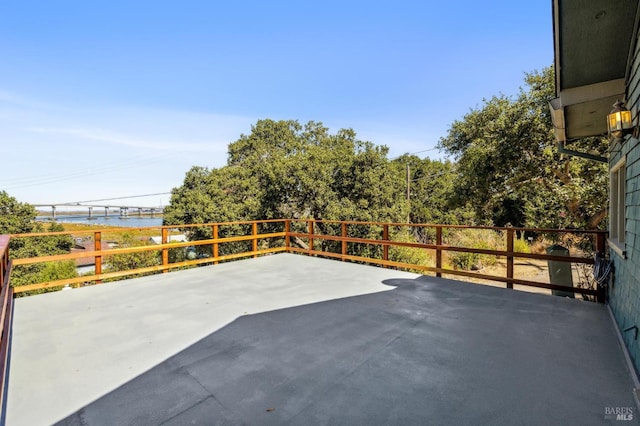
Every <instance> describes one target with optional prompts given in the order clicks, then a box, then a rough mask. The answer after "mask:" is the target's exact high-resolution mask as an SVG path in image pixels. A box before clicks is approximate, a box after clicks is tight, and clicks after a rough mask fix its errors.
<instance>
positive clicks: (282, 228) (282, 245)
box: [12, 219, 606, 302]
mask: <svg viewBox="0 0 640 426" xmlns="http://www.w3.org/2000/svg"><path fill="white" fill-rule="evenodd" d="M264 225H268V226H269V227H270V228H274V227H276V228H279V230H277V231H275V232H273V229H271V230H270V231H269V232H263V233H260V232H259V227H260V226H264ZM228 226H245V227H246V229H248V230H249V231H246V232H245V235H234V236H230V237H225V238H220V237H219V233H220V229H221V228H222V227H228ZM195 227H199V228H203V227H206V228H210V231H211V232H210V234H211V236H212V238H208V239H203V240H198V241H188V242H181V243H170V244H169V243H168V241H169V240H168V238H169V231H170V230H171V229H175V227H170V226H164V227H161V228H160V230H161V234H162V244H159V245H148V246H138V247H125V248H114V249H109V250H102V244H101V241H102V239H103V233H104V232H110V233H113V232H114V230H112V229H109V230H108V231H107V230H98V231H87V232H89V233H91V234H93V239H94V242H95V250H94V251H91V252H84V253H69V254H62V255H55V256H43V257H37V258H25V259H14V260H13V265H14V266H18V265H27V264H32V263H41V262H50V261H62V260H70V259H76V258H80V257H87V256H93V257H94V258H95V274H94V275H91V276H82V277H77V278H70V279H64V280H57V281H50V282H44V283H34V284H29V285H21V286H18V287H14V291H15V293H21V292H25V291H32V290H37V289H43V288H49V287H58V286H61V285H66V284H68V285H74V286H80V285H82V284H83V283H87V282H95V283H99V282H101V281H103V280H106V279H110V278H120V277H126V276H128V275H134V274H142V273H153V272H168V271H170V270H171V269H175V268H183V267H188V266H194V265H200V264H205V263H214V264H215V263H218V262H220V261H227V260H232V259H238V258H242V257H256V256H259V255H264V254H269V253H278V252H289V253H303V254H307V255H313V256H323V257H329V258H336V259H341V260H342V261H355V262H362V263H369V264H375V265H379V266H384V267H398V268H406V269H412V270H418V271H423V272H433V273H435V274H436V276H442V275H443V274H447V275H454V276H465V277H472V278H477V279H484V280H491V281H497V282H503V283H505V285H506V287H507V288H513V286H514V284H517V285H522V286H530V287H537V288H544V289H550V290H560V291H566V292H571V293H580V294H583V295H588V296H595V297H597V299H598V301H600V302H604V293H603V291H602V289H598V288H595V289H594V288H575V287H568V286H563V285H558V284H551V283H546V282H536V281H531V280H525V279H521V278H517V277H516V276H515V273H514V262H515V259H518V258H522V259H537V260H553V261H560V262H570V263H578V264H593V263H594V260H593V258H592V257H577V256H556V255H548V254H536V253H524V252H518V251H515V250H514V240H515V235H516V233H517V232H519V233H521V232H535V233H545V234H570V235H575V234H584V235H588V236H590V237H592V239H593V246H594V249H595V250H598V251H599V252H601V253H604V250H605V238H606V232H604V231H586V230H559V229H540V228H511V227H508V228H505V227H480V226H463V225H431V224H406V223H385V222H355V221H326V220H325V221H322V220H315V219H274V220H260V221H241V222H224V223H209V224H192V225H180V229H182V230H188V229H190V228H195ZM329 227H332V228H333V229H335V230H336V231H335V232H334V233H330V232H322V230H321V229H323V228H324V229H326V228H329ZM352 227H360V228H362V227H370V228H375V229H378V230H380V232H378V233H377V234H376V232H377V231H376V232H373V234H376V235H379V236H378V237H377V238H360V237H354V236H350V231H349V229H350V228H352ZM403 227H410V228H411V229H422V230H428V231H429V230H430V231H432V232H431V233H432V234H433V235H434V238H433V239H434V240H435V241H434V243H429V244H426V243H419V242H406V241H394V240H393V237H392V233H391V232H390V228H394V229H398V228H403ZM294 228H295V229H294ZM138 229H139V230H144V229H154V228H138ZM155 229H157V228H155ZM456 229H458V230H459V229H477V230H483V229H485V230H486V229H489V230H492V231H496V232H504V234H505V235H506V241H505V249H504V250H492V249H479V248H472V247H458V246H452V245H448V244H446V243H444V239H443V235H444V233H445V232H447V231H450V230H456ZM118 231H119V232H126V231H131V229H119V230H118ZM68 234H69V232H55V233H41V234H17V235H12V237H15V238H29V237H33V236H42V235H68ZM78 234H82V232H74V235H78ZM371 234H372V233H371V232H370V233H369V235H371ZM261 240H267V241H276V246H275V247H274V246H269V247H267V248H259V244H258V242H259V241H261ZM294 240H295V241H298V242H300V241H305V242H306V247H301V246H300V244H294V243H293V241H294ZM323 240H324V241H335V242H336V244H337V247H339V249H338V250H337V251H327V250H322V249H321V248H320V249H319V248H318V247H317V245H316V244H315V241H323ZM241 241H248V242H250V249H248V250H245V251H241V252H238V253H231V254H225V255H221V254H220V247H221V246H223V245H224V244H227V243H232V242H241ZM350 244H367V245H371V246H378V247H381V248H382V250H381V256H379V258H373V257H366V256H359V255H354V254H350V253H352V252H351V251H350V250H349V245H350ZM204 245H207V246H211V253H212V256H211V257H207V258H204V259H194V260H185V261H180V262H173V263H171V262H170V261H169V250H170V249H175V248H181V247H189V246H204ZM389 247H413V248H419V249H424V250H430V251H434V252H435V265H434V266H427V265H416V264H411V263H405V262H399V261H394V260H391V259H390V257H389ZM143 251H159V252H160V253H161V264H160V265H156V266H148V267H142V268H137V269H131V270H126V271H114V272H107V273H104V272H103V270H102V266H103V263H104V261H105V259H108V257H109V256H113V255H117V254H126V253H136V252H143ZM448 252H462V253H475V254H482V255H489V256H499V257H504V258H505V259H506V274H505V275H504V276H497V275H489V274H485V273H480V272H474V271H465V270H457V269H451V268H445V267H444V265H443V254H444V253H448Z"/></svg>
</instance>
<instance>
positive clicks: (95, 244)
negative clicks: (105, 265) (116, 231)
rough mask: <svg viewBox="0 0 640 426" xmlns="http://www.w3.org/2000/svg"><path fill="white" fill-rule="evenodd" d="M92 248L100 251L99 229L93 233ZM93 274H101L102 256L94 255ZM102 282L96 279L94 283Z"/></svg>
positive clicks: (100, 235)
mask: <svg viewBox="0 0 640 426" xmlns="http://www.w3.org/2000/svg"><path fill="white" fill-rule="evenodd" d="M93 249H94V250H95V251H100V252H101V251H102V233H101V232H100V231H96V232H94V234H93ZM95 264H96V267H95V274H96V275H100V274H102V256H96V257H95ZM100 283H102V281H101V280H97V281H96V284H100Z"/></svg>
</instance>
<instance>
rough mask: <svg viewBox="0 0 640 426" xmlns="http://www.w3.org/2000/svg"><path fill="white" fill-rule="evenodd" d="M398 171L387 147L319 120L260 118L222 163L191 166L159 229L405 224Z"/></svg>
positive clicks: (231, 146)
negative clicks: (253, 223)
mask: <svg viewBox="0 0 640 426" xmlns="http://www.w3.org/2000/svg"><path fill="white" fill-rule="evenodd" d="M402 177H403V174H402V170H400V169H398V168H396V167H391V166H390V161H389V160H388V159H387V148H386V147H380V146H375V145H373V144H372V143H370V142H364V141H361V140H358V139H357V138H356V134H355V132H353V131H352V130H345V129H342V130H339V131H338V132H337V133H336V134H330V133H329V131H328V129H327V128H326V127H324V126H323V125H322V124H321V123H317V122H309V123H307V124H306V125H304V126H302V125H300V124H299V123H298V122H297V121H273V120H260V121H258V122H257V123H256V125H255V126H253V127H252V131H251V134H249V135H242V136H241V137H240V139H238V140H237V141H235V142H233V143H232V144H230V145H229V158H228V161H227V165H226V166H224V167H221V168H219V169H214V170H208V169H203V168H200V167H194V168H192V169H191V170H190V171H189V172H188V173H187V176H186V178H185V181H184V184H183V185H182V186H181V187H179V188H176V189H174V191H173V193H172V197H171V205H170V206H169V207H168V208H167V210H166V212H165V222H166V223H167V224H179V223H198V222H199V223H203V222H212V221H224V220H243V219H256V218H261V219H270V218H283V217H291V218H315V219H348V220H379V221H400V220H405V219H406V217H407V214H408V203H407V201H406V200H405V199H404V198H403V197H402V194H403V193H404V192H403V188H402V187H399V186H398V182H399V181H400V182H402V179H403V178H402Z"/></svg>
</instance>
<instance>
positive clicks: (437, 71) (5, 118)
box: [0, 0, 553, 206]
mask: <svg viewBox="0 0 640 426" xmlns="http://www.w3.org/2000/svg"><path fill="white" fill-rule="evenodd" d="M552 39H553V38H552V22H551V3H550V2H548V1H536V2H514V1H503V0H497V1H490V2H478V1H451V2H443V1H438V2H435V1H426V0H422V1H404V0H395V1H349V0H342V1H323V2H306V1H297V2H293V1H278V0H272V1H243V0H238V1H225V2H221V1H220V2H219V1H205V0H202V1H196V0H181V1H178V0H173V1H163V0H153V1H149V0H135V1H134V0H128V1H120V0H109V1H103V0H91V1H88V0H82V1H79V0H56V1H50V0H39V1H33V0H20V1H3V2H0V147H1V150H0V152H1V155H0V158H1V159H2V165H1V167H0V190H6V191H7V192H8V193H9V194H10V195H12V196H14V197H16V198H18V200H20V201H25V202H30V203H44V202H70V201H82V200H93V199H101V198H110V197H121V196H132V195H139V194H147V193H160V192H168V191H170V190H171V189H172V188H173V187H175V186H179V185H180V184H181V183H182V180H183V177H184V174H185V173H186V171H187V170H188V169H189V168H190V167H191V166H194V165H199V166H206V167H220V166H222V165H224V164H225V162H226V147H227V144H228V143H230V142H233V141H235V140H236V139H237V138H238V137H239V135H240V134H241V133H245V134H247V133H249V132H250V130H251V124H252V123H255V122H256V121H257V120H258V119H261V118H272V119H297V120H299V121H301V122H306V121H308V120H316V121H321V122H323V123H324V124H325V125H327V126H328V127H329V128H330V130H331V131H332V132H335V131H336V130H338V129H339V128H345V127H350V128H353V129H354V130H355V131H356V132H357V134H358V136H359V137H360V138H361V139H364V140H370V141H372V142H374V143H376V144H384V145H387V146H389V148H390V157H394V156H397V155H400V154H402V153H404V152H411V153H413V152H418V151H423V150H428V149H431V148H433V147H434V146H435V145H436V144H437V142H438V140H439V138H440V137H442V136H444V135H445V134H446V132H447V130H448V128H449V126H450V124H451V123H452V122H453V121H454V120H456V119H460V118H462V117H463V116H464V114H465V113H467V112H468V111H469V110H470V109H471V108H474V107H477V106H480V105H481V104H482V100H483V98H490V97H491V96H493V95H497V94H500V93H504V94H507V95H512V94H516V93H517V91H518V88H519V87H520V86H521V85H522V80H523V77H524V73H525V72H530V71H533V70H536V69H542V68H544V67H546V66H549V65H550V64H551V63H552V62H553V43H552ZM420 155H422V156H430V157H432V158H438V157H440V156H441V155H442V154H440V153H439V152H438V151H427V152H423V153H421V154H420ZM167 201H168V196H166V195H165V196H153V197H149V198H148V199H136V200H132V203H133V202H135V203H137V204H144V205H149V206H152V205H153V206H155V205H158V204H160V203H166V202H167Z"/></svg>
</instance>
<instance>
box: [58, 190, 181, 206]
mask: <svg viewBox="0 0 640 426" xmlns="http://www.w3.org/2000/svg"><path fill="white" fill-rule="evenodd" d="M168 194H171V192H155V193H153V194H142V195H129V196H126V197H115V198H101V199H98V200H85V201H72V202H70V203H62V204H83V203H97V202H100V201H113V200H128V199H130V198H143V197H154V196H156V195H168Z"/></svg>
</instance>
